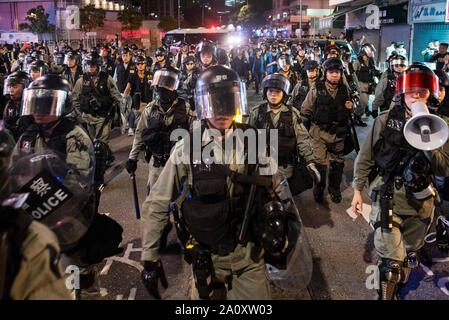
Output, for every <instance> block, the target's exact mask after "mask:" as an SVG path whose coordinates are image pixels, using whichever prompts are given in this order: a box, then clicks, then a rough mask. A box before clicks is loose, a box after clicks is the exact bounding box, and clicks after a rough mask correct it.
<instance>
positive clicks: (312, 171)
mask: <svg viewBox="0 0 449 320" xmlns="http://www.w3.org/2000/svg"><path fill="white" fill-rule="evenodd" d="M307 170H309V172H310V174H311V175H312V177H313V181H314V182H315V184H319V183H320V182H321V175H320V172H319V171H318V169H317V167H316V165H315V163H314V162H311V163H309V164H308V165H307Z"/></svg>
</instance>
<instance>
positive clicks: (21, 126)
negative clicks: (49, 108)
mask: <svg viewBox="0 0 449 320" xmlns="http://www.w3.org/2000/svg"><path fill="white" fill-rule="evenodd" d="M29 82H30V77H29V76H28V74H27V73H26V72H23V71H16V72H14V73H12V74H10V75H9V76H8V78H7V79H6V81H5V84H4V86H5V87H4V89H5V90H4V92H3V95H9V98H10V99H9V100H8V102H7V103H6V106H5V109H4V111H3V121H4V125H5V129H7V130H9V132H10V133H11V134H12V136H13V137H14V139H15V140H16V141H17V139H18V138H19V137H20V135H21V134H22V133H23V131H24V130H25V129H26V127H27V126H28V125H29V123H30V121H29V118H21V117H20V106H21V103H22V96H23V90H24V89H25V88H26V87H27V86H28V84H29Z"/></svg>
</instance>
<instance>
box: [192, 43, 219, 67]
mask: <svg viewBox="0 0 449 320" xmlns="http://www.w3.org/2000/svg"><path fill="white" fill-rule="evenodd" d="M202 52H207V53H210V54H211V55H212V62H211V64H214V63H217V61H218V51H217V46H216V45H215V43H214V42H212V41H211V40H203V41H201V42H200V43H199V44H198V45H197V46H196V48H195V58H196V59H197V61H199V62H200V63H201V64H203V62H202V61H201V53H202Z"/></svg>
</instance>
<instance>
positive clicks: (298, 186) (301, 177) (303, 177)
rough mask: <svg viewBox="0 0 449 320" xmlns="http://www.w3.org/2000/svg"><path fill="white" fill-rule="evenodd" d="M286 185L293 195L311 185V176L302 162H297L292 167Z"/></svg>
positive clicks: (309, 187)
mask: <svg viewBox="0 0 449 320" xmlns="http://www.w3.org/2000/svg"><path fill="white" fill-rule="evenodd" d="M288 185H289V187H290V191H291V193H292V195H293V196H296V195H298V194H300V193H302V192H304V191H306V190H308V189H311V188H312V187H313V177H312V176H311V175H310V172H309V170H307V167H306V166H305V164H304V163H298V164H296V165H295V167H294V169H293V175H292V176H291V178H290V179H288Z"/></svg>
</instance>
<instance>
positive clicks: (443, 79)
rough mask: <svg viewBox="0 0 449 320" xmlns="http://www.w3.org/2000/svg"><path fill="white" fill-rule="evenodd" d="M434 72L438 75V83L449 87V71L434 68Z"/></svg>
mask: <svg viewBox="0 0 449 320" xmlns="http://www.w3.org/2000/svg"><path fill="white" fill-rule="evenodd" d="M433 72H434V73H435V74H436V75H437V76H438V83H439V85H440V88H441V87H448V86H449V77H448V76H447V73H446V72H444V71H443V70H439V69H437V70H433Z"/></svg>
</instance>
